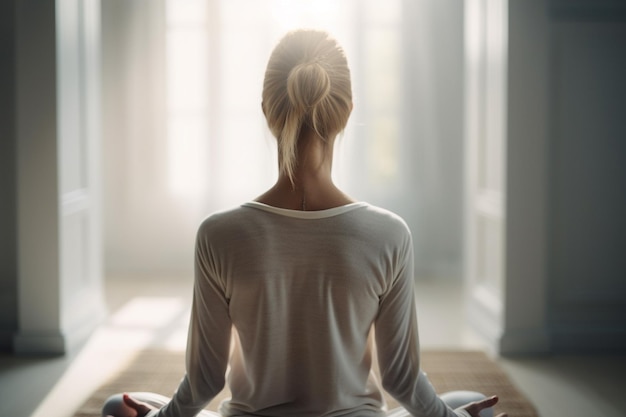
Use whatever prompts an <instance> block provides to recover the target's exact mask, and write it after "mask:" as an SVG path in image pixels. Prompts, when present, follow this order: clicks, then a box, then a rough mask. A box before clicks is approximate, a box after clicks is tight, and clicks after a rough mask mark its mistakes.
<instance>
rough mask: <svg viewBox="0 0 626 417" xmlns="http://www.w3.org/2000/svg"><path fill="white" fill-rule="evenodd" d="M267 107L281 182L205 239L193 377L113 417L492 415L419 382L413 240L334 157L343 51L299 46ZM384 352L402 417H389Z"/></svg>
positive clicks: (346, 80)
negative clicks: (225, 394)
mask: <svg viewBox="0 0 626 417" xmlns="http://www.w3.org/2000/svg"><path fill="white" fill-rule="evenodd" d="M262 107H263V112H264V114H265V117H266V119H267V123H268V126H269V128H270V130H271V131H272V133H273V134H274V136H275V137H276V139H277V142H278V151H279V168H280V174H279V178H278V181H277V182H276V184H275V185H274V186H273V187H272V188H271V189H270V190H268V191H267V192H266V193H264V194H262V195H261V196H260V197H258V198H257V199H256V200H255V201H253V202H249V203H246V204H243V205H242V206H241V207H238V208H236V209H233V210H229V211H225V212H221V213H217V214H214V215H212V216H210V217H209V218H207V219H206V220H205V221H204V222H203V223H202V225H201V226H200V228H199V231H198V235H197V241H196V258H195V284H194V299H193V307H192V315H191V324H190V329H189V339H188V345H187V373H186V375H185V376H184V378H183V380H182V382H181V383H180V386H179V388H178V390H177V392H176V393H175V395H174V397H173V398H172V399H171V400H169V399H167V398H164V397H160V396H156V395H154V394H147V393H135V394H131V395H130V396H129V395H126V394H125V395H124V396H120V395H118V396H114V397H112V398H111V399H109V400H108V401H107V403H106V404H105V406H104V409H103V415H113V416H115V417H122V416H135V415H138V416H145V415H148V416H163V417H165V416H177V417H183V416H194V415H197V414H198V413H201V414H200V415H205V416H216V415H221V416H289V417H297V416H358V417H365V416H379V417H380V416H385V415H388V416H391V415H393V416H398V417H399V416H408V415H413V416H430V417H439V416H466V417H467V416H473V417H476V416H478V415H479V414H478V413H479V412H480V410H483V409H488V408H490V407H491V406H493V405H494V404H495V403H496V402H497V398H496V397H492V398H484V396H482V395H480V394H476V393H468V392H459V393H451V394H448V395H445V396H442V397H441V398H440V397H438V396H437V395H436V394H435V392H434V390H433V388H432V386H431V385H430V383H429V382H428V379H427V378H426V375H425V374H423V373H422V372H421V371H420V361H419V343H418V335H417V321H416V316H415V304H414V296H413V247H412V240H411V234H410V231H409V229H408V227H407V226H406V224H405V223H404V221H403V220H402V219H400V218H399V217H398V216H396V215H394V214H392V213H390V212H388V211H386V210H383V209H380V208H377V207H374V206H371V205H369V204H366V203H362V202H356V201H354V200H353V199H352V198H350V197H349V196H347V195H346V194H344V193H343V192H342V191H341V190H339V189H338V188H337V187H336V186H335V185H334V184H333V181H332V178H331V167H332V160H333V144H334V141H335V138H336V136H337V134H338V133H340V132H341V131H342V130H343V129H344V127H345V126H346V123H347V121H348V117H349V115H350V112H351V110H352V93H351V83H350V71H349V69H348V65H347V61H346V58H345V55H344V53H343V50H342V49H341V48H340V47H339V46H338V45H337V43H336V42H335V41H334V40H333V39H331V38H329V36H328V34H326V33H324V32H319V31H295V32H291V33H289V34H287V35H286V36H285V37H284V38H283V39H282V40H281V41H280V43H279V44H278V45H277V46H276V48H275V49H274V51H273V53H272V55H271V57H270V60H269V63H268V66H267V71H266V73H265V81H264V85H263V103H262ZM231 332H232V334H231ZM231 336H232V337H231ZM231 340H232V346H231ZM374 345H375V350H376V352H377V354H378V363H379V367H380V371H381V372H380V373H381V378H382V386H383V388H384V389H385V390H386V391H387V392H389V393H390V394H391V395H392V396H393V397H394V398H396V399H397V400H398V402H399V403H400V404H402V408H399V409H395V410H391V411H389V412H386V411H384V410H385V404H384V400H383V396H382V393H381V390H380V388H379V384H378V382H377V381H376V379H375V377H374V376H373V374H372V373H371V355H372V352H373V350H374ZM231 347H232V351H231ZM227 366H230V370H229V373H228V383H229V387H230V390H231V392H232V398H231V399H229V400H226V401H224V402H223V403H222V404H221V405H220V410H219V412H220V414H215V413H211V412H208V411H203V407H205V406H206V405H207V404H208V402H209V401H210V400H211V399H212V398H213V397H214V396H215V395H216V394H218V393H219V392H220V391H221V390H222V388H223V386H224V384H225V374H226V371H227ZM442 398H443V399H445V401H444V400H442ZM465 403H467V404H465ZM453 408H456V410H453ZM486 411H488V412H490V410H486ZM483 415H486V414H483ZM490 415H491V414H490ZM503 416H504V414H501V415H500V416H499V417H503Z"/></svg>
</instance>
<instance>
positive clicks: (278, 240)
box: [150, 202, 468, 417]
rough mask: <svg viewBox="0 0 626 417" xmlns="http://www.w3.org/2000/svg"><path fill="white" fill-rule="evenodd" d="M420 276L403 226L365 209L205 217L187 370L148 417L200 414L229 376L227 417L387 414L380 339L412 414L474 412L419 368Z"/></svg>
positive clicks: (392, 386) (250, 211) (256, 209)
mask: <svg viewBox="0 0 626 417" xmlns="http://www.w3.org/2000/svg"><path fill="white" fill-rule="evenodd" d="M413 279H414V277H413V247H412V240H411V233H410V231H409V229H408V227H407V225H406V224H405V222H404V221H403V220H402V219H401V218H400V217H398V216H397V215H395V214H393V213H391V212H389V211H386V210H383V209H380V208H377V207H374V206H372V205H369V204H367V203H353V204H348V205H345V206H341V207H337V208H332V209H328V210H321V211H294V210H286V209H279V208H275V207H271V206H267V205H264V204H261V203H257V202H250V203H246V204H244V205H242V206H240V207H238V208H236V209H233V210H229V211H224V212H220V213H217V214H214V215H212V216H210V217H208V218H207V219H206V220H205V221H204V222H203V223H202V225H201V226H200V228H199V230H198V234H197V241H196V257H195V284H194V298H193V307H192V314H191V321H190V328H189V339H188V345H187V360H186V362H187V363H186V366H187V372H186V375H185V376H184V378H183V380H182V382H181V384H180V386H179V388H178V390H177V392H176V394H175V395H174V397H173V398H172V400H171V402H170V403H169V404H168V405H166V406H165V407H163V408H162V409H161V410H160V411H158V412H154V413H150V415H157V416H159V417H174V416H175V417H186V416H194V415H196V414H197V413H198V412H199V411H200V410H201V409H202V408H204V407H205V406H206V405H207V404H208V403H209V401H210V400H211V399H212V398H213V397H214V396H215V395H217V394H218V393H219V392H220V391H221V390H222V388H223V387H224V384H225V381H226V379H227V380H228V384H229V388H230V390H231V392H232V398H231V399H229V400H226V401H224V402H223V403H222V404H221V406H220V413H221V415H223V416H273V417H281V416H288V417H296V416H302V417H304V416H315V417H320V416H354V417H357V416H358V417H367V416H377V417H380V416H384V415H385V412H384V411H383V407H384V400H383V396H382V394H381V390H380V388H379V384H378V383H377V382H376V381H375V378H374V377H373V373H372V372H371V360H372V357H371V352H372V343H373V342H374V340H375V343H376V350H377V353H378V362H379V367H380V371H381V379H382V386H383V387H384V389H385V390H387V391H388V392H389V393H390V394H391V395H392V396H393V397H394V398H395V399H397V400H398V402H399V403H401V404H402V406H403V407H405V408H406V409H407V410H408V411H409V412H410V413H411V414H412V415H414V416H428V417H444V416H445V417H450V416H468V414H466V412H465V411H463V410H456V411H453V410H451V409H450V408H448V407H447V406H446V405H445V404H444V403H443V402H442V401H441V400H440V399H439V397H438V396H437V395H436V394H435V392H434V390H433V388H432V386H431V385H430V383H429V382H428V379H427V378H426V376H425V375H424V374H423V373H422V372H421V371H420V357H419V341H418V332H417V319H416V314H415V301H414V294H413ZM372 328H374V329H375V331H374V332H371V330H372ZM372 333H373V334H374V335H375V337H371V335H372ZM231 336H233V337H232V338H231ZM231 340H232V341H233V343H232V346H231ZM231 349H232V351H231ZM227 367H229V369H228V377H227V378H226V374H227Z"/></svg>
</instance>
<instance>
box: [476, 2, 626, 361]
mask: <svg viewBox="0 0 626 417" xmlns="http://www.w3.org/2000/svg"><path fill="white" fill-rule="evenodd" d="M468 5H471V6H472V7H470V8H468ZM494 6H497V7H494ZM501 7H502V10H501V11H500V8H501ZM466 10H468V11H472V13H470V14H468V15H467V16H468V18H469V19H468V21H469V22H472V21H477V22H481V20H482V21H486V22H489V20H490V18H491V17H494V20H493V23H494V25H495V26H498V25H500V24H502V25H503V26H504V27H505V28H506V30H505V32H504V36H500V37H493V38H489V37H484V35H485V33H488V31H489V28H490V27H493V26H494V25H480V24H478V25H477V26H476V27H475V29H476V33H477V34H479V36H478V38H480V39H481V45H483V46H485V45H486V46H494V45H495V47H496V48H495V49H496V50H501V53H496V54H494V55H493V57H492V58H493V59H484V60H483V61H481V63H480V64H481V65H480V68H481V71H483V73H484V74H485V75H484V76H483V79H484V80H487V83H486V84H485V85H486V86H487V88H484V87H483V88H482V89H481V88H476V89H474V90H472V89H468V90H467V91H468V93H469V94H468V97H472V96H476V97H477V98H478V99H479V100H475V101H474V104H476V106H467V107H466V110H467V113H466V114H467V115H468V127H470V128H472V127H477V128H476V129H468V136H467V138H468V140H470V141H469V142H468V143H470V144H471V143H473V141H472V140H471V139H472V138H473V137H474V136H477V137H478V138H479V139H480V138H483V139H484V137H485V136H489V131H490V130H489V129H484V128H482V129H481V126H484V120H480V119H481V117H484V115H483V114H482V113H481V112H475V111H474V107H478V108H480V107H481V106H482V107H485V108H487V107H488V104H489V103H490V100H489V99H487V100H484V101H481V100H480V96H481V95H485V96H486V97H487V98H489V97H496V96H498V95H502V97H504V100H503V101H502V102H501V103H500V102H496V103H492V104H495V108H494V110H495V113H498V112H500V111H502V109H504V113H503V114H502V115H501V116H500V117H499V118H500V119H501V120H499V121H497V120H491V121H490V120H488V119H487V121H490V122H491V124H500V125H502V126H503V131H504V132H505V135H506V136H505V146H504V147H503V149H500V148H498V147H493V146H491V145H489V144H488V143H487V142H485V143H486V144H485V145H484V146H482V147H481V151H483V152H486V153H487V154H489V153H490V152H494V153H495V154H496V155H502V156H504V158H505V163H504V164H503V165H504V167H505V171H504V176H503V178H504V180H505V187H504V190H505V199H504V206H505V208H504V216H503V220H504V225H505V227H504V229H503V231H502V237H503V239H504V243H503V254H504V256H502V266H501V267H500V266H499V265H498V263H497V262H494V259H495V258H496V257H498V256H499V254H498V253H494V251H493V250H492V249H491V252H490V250H489V249H488V248H490V247H493V246H494V245H492V244H490V243H493V242H496V240H494V241H493V242H489V241H488V240H487V241H484V239H483V241H484V242H483V243H484V246H485V248H487V249H488V250H487V251H486V252H483V258H480V256H481V253H480V252H478V253H476V254H475V255H474V254H473V252H472V250H471V249H472V246H471V245H468V248H469V249H470V250H468V253H469V254H470V255H469V259H470V261H471V262H470V263H469V265H470V266H473V265H478V266H481V265H485V264H486V265H489V264H493V265H494V266H493V267H492V268H486V270H485V268H482V270H484V271H483V272H485V274H486V275H489V273H490V272H491V275H492V276H493V277H495V278H496V279H495V280H492V281H495V282H500V284H499V285H495V286H494V285H486V284H488V283H489V281H490V280H489V279H486V278H489V276H484V275H485V274H483V275H482V276H481V275H480V274H478V275H479V276H478V277H475V276H474V275H476V274H474V272H475V271H474V268H469V269H468V272H469V273H468V277H469V279H468V281H467V282H468V287H469V290H468V300H469V302H468V306H469V308H468V310H469V319H470V322H471V323H472V324H473V326H474V327H475V328H476V329H478V330H479V332H481V333H482V334H483V335H484V336H485V340H486V341H487V344H488V346H489V348H490V349H491V350H492V351H494V352H496V353H500V354H528V353H545V352H555V353H562V352H606V351H621V352H623V351H624V350H626V280H625V277H626V260H625V257H624V248H625V247H626V219H625V217H624V213H625V212H626V142H625V141H624V138H626V124H625V122H624V120H625V119H624V108H625V104H626V103H625V101H624V97H626V76H625V75H624V74H626V48H624V45H626V6H625V5H623V2H615V1H609V0H606V1H584V0H579V1H576V2H570V1H560V0H558V1H557V0H553V1H550V0H532V1H531V0H528V1H523V2H522V1H514V0H513V1H509V2H506V3H505V2H497V1H495V2H494V1H491V0H473V1H471V2H470V1H469V0H468V1H467V2H466ZM474 12H475V13H476V16H473V13H474ZM492 12H497V13H495V14H493V13H492ZM501 12H502V13H501ZM481 16H482V17H481ZM490 16H491V17H490ZM473 17H476V19H473ZM466 27H470V25H467V26H466ZM471 33H472V32H471V31H470V34H471ZM481 36H482V37H481ZM469 38H470V37H468V39H469ZM469 45H470V46H471V42H470V43H469ZM487 50H489V48H487ZM469 52H472V51H469ZM466 56H469V57H471V56H472V54H471V53H469V54H468V51H467V50H466ZM468 62H469V63H471V62H472V61H471V60H469V61H468ZM502 62H504V65H495V66H494V63H497V64H502ZM467 68H471V66H470V65H468V66H467ZM490 69H491V70H494V69H495V71H496V72H495V73H493V74H491V76H490V74H489V70H490ZM494 74H495V75H496V76H497V77H503V79H504V80H505V82H504V83H502V85H501V86H500V87H499V86H497V85H494V84H493V83H492V82H491V81H493V79H494ZM478 84H480V83H478ZM486 114H487V115H489V116H490V117H492V116H493V114H494V111H490V112H487V113H486ZM496 122H497V123H496ZM487 127H489V124H488V125H487ZM485 132H486V133H485ZM483 141H484V140H483ZM472 149H473V148H472ZM468 154H469V153H468ZM472 160H473V158H472V157H471V155H470V157H469V158H468V161H469V162H468V166H470V165H472V164H471V161H472ZM474 165H476V167H480V166H485V164H481V161H480V160H478V163H476V164H474ZM468 188H469V187H468ZM472 203H473V201H472V198H471V195H470V197H469V198H468V204H467V207H468V211H469V214H470V215H471V214H473V213H472V210H474V207H473V206H472ZM485 207H488V205H485ZM468 218H471V216H468ZM468 224H470V225H471V222H468ZM471 232H472V229H471V228H470V229H468V233H467V235H468V236H470V237H472V236H473V234H472V233H471ZM479 237H480V236H479ZM477 240H478V239H474V240H472V241H471V242H470V243H475V241H477ZM478 241H479V240H478ZM474 246H476V245H474ZM496 246H497V245H496ZM484 253H487V254H490V255H489V256H484ZM477 270H478V271H479V272H481V268H477ZM475 278H478V279H475ZM483 283H484V284H483ZM494 288H496V291H493V289H494Z"/></svg>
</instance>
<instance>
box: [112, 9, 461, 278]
mask: <svg viewBox="0 0 626 417" xmlns="http://www.w3.org/2000/svg"><path fill="white" fill-rule="evenodd" d="M301 27H305V28H319V29H323V30H327V31H328V32H329V33H330V34H331V35H332V36H333V37H335V38H336V39H337V40H338V41H339V43H340V44H341V45H342V46H343V47H344V49H345V51H346V54H347V56H348V60H349V65H350V66H351V70H352V76H353V90H354V101H355V107H354V112H353V115H352V117H351V120H350V122H349V125H348V128H347V129H346V131H345V133H344V135H343V137H342V138H341V140H340V141H339V142H338V146H337V148H338V149H337V152H338V157H337V159H336V162H335V164H334V171H335V179H336V181H337V182H338V184H340V186H341V187H343V188H344V189H345V190H346V191H347V192H348V193H349V194H351V195H352V196H353V197H354V198H356V199H358V200H364V201H368V202H370V203H373V204H377V205H381V206H384V207H387V208H389V209H391V210H393V211H396V212H397V213H399V214H400V215H402V216H403V217H404V218H405V219H406V220H407V222H408V223H409V225H410V227H411V228H412V230H413V231H414V237H415V254H416V260H417V261H416V265H417V268H418V270H417V272H418V275H420V276H429V277H430V276H433V275H436V276H440V277H445V278H446V279H456V280H459V279H460V273H461V262H462V234H463V227H462V198H463V196H462V189H463V188H462V187H463V82H462V79H463V3H462V2H459V1H438V2H423V1H422V2H406V1H401V0H390V1H385V2H380V1H356V0H345V1H332V0H316V1H313V0H299V1H286V0H261V1H246V0H229V1H208V0H187V1H176V0H158V1H154V0H149V1H147V0H144V1H142V0H136V1H132V2H127V1H107V2H103V3H102V36H103V37H102V64H103V67H102V68H103V90H102V94H103V113H102V114H103V120H102V126H103V143H102V146H103V156H104V167H103V168H104V170H103V174H104V177H103V178H104V184H105V188H104V220H105V222H104V224H105V227H104V239H105V270H106V273H107V275H125V274H126V275H127V274H133V275H136V274H140V275H151V276H154V275H170V276H171V275H176V274H181V273H190V272H191V267H192V262H191V254H192V245H193V240H194V235H195V229H196V227H197V225H198V224H199V222H200V221H201V220H202V219H203V218H204V217H205V216H207V215H208V214H210V213H211V212H213V211H215V210H220V209H224V208H228V207H232V206H234V205H237V204H241V203H242V202H244V201H247V200H250V199H253V198H254V197H256V196H257V195H259V194H261V193H262V192H263V191H264V190H265V189H267V188H269V187H270V186H271V185H273V182H274V181H275V178H276V174H277V162H276V155H275V154H276V146H275V141H274V138H273V137H272V136H271V134H270V133H269V131H268V129H267V127H266V125H265V120H264V118H263V115H262V112H261V104H260V103H261V98H260V97H261V89H262V83H263V76H264V71H265V66H266V64H267V60H268V58H269V55H270V53H271V51H272V49H273V47H274V45H275V44H276V43H277V41H278V40H279V39H280V37H282V36H283V35H284V34H285V33H286V32H287V31H289V30H292V29H296V28H301Z"/></svg>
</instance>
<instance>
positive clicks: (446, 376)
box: [74, 350, 538, 417]
mask: <svg viewBox="0 0 626 417" xmlns="http://www.w3.org/2000/svg"><path fill="white" fill-rule="evenodd" d="M184 364H185V354H184V352H171V351H167V350H145V351H141V352H139V354H138V355H137V356H136V357H135V359H134V360H133V361H132V362H131V363H130V364H129V365H128V366H127V367H126V368H125V369H124V370H123V371H122V372H120V373H119V374H118V375H116V376H114V377H113V378H112V379H111V380H110V381H108V382H107V383H105V384H104V385H103V386H101V387H100V388H99V389H98V390H97V391H96V392H94V393H93V395H92V396H91V397H90V398H89V399H88V400H87V401H86V402H85V403H84V404H83V405H82V406H81V407H80V408H79V410H77V411H76V413H75V414H74V417H100V409H101V407H102V404H103V402H104V400H105V399H106V398H108V397H109V396H110V395H112V394H115V393H119V392H129V391H149V392H155V393H158V394H162V395H166V396H168V397H171V396H172V393H173V392H174V391H175V390H176V387H177V386H178V383H179V381H180V379H181V378H182V376H183V373H184V367H185V365H184ZM422 369H423V370H424V371H425V372H426V373H427V374H428V378H429V379H430V381H431V383H432V384H433V386H434V387H435V389H436V390H437V392H438V393H440V394H441V393H444V392H446V391H454V390H469V391H478V392H482V393H483V394H485V395H493V394H496V395H498V397H500V402H499V403H498V404H497V405H496V407H494V411H495V414H497V413H499V412H507V413H508V415H509V417H538V414H537V412H536V410H535V408H534V406H533V405H532V404H531V403H530V401H528V399H527V398H525V397H524V396H523V395H522V394H521V393H520V392H519V391H518V390H517V388H516V387H515V386H514V385H513V384H512V382H511V380H510V379H509V378H508V376H507V375H506V373H505V372H504V371H503V370H502V368H500V366H499V365H498V364H497V363H496V362H494V361H492V360H490V359H489V358H488V357H487V356H486V355H485V354H484V353H482V352H477V351H441V350H426V351H423V352H422ZM228 396H229V394H228V392H227V390H224V391H223V392H222V393H221V394H220V395H218V396H217V397H216V398H215V399H214V400H213V401H211V404H209V406H208V407H207V408H208V409H210V410H216V409H217V406H218V405H219V403H220V401H222V399H224V398H228ZM385 397H386V399H387V403H388V406H389V408H390V409H391V408H394V407H396V406H397V403H396V401H395V400H393V399H392V398H391V397H389V396H388V395H386V396H385Z"/></svg>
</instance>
